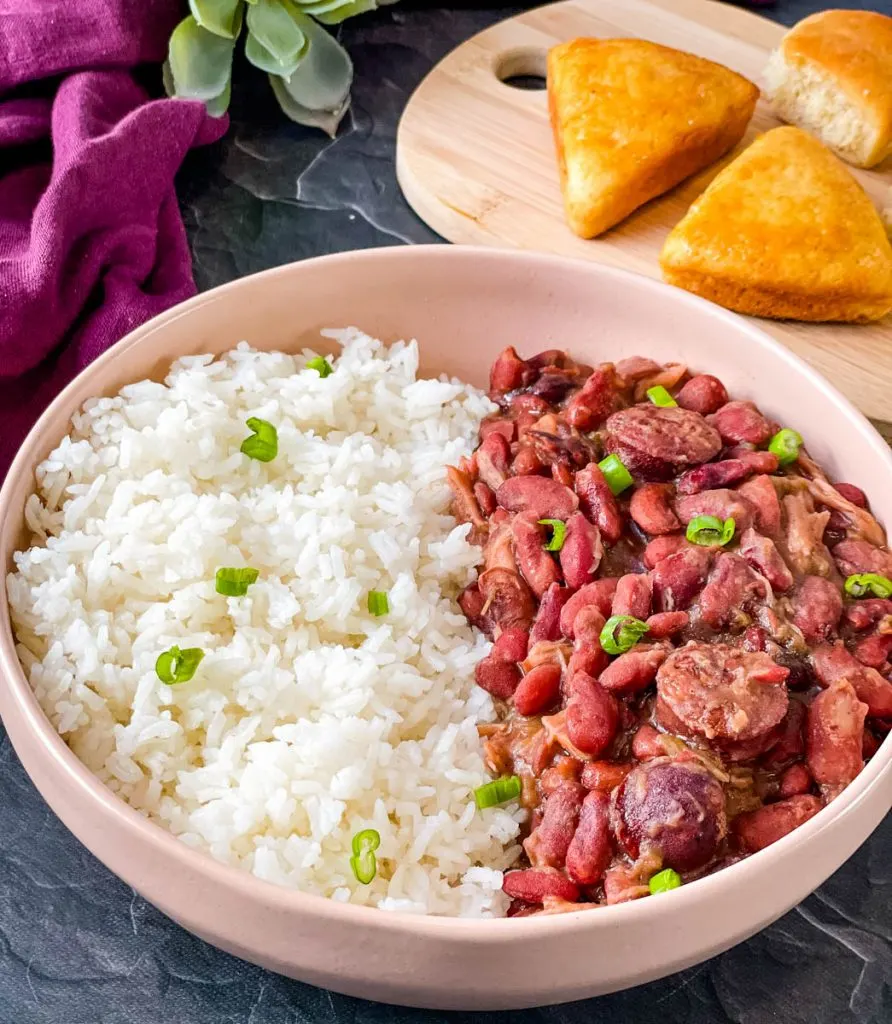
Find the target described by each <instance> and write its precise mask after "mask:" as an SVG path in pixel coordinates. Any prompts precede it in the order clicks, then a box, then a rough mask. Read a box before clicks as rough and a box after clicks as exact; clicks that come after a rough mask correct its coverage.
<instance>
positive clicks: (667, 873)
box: [647, 868, 681, 896]
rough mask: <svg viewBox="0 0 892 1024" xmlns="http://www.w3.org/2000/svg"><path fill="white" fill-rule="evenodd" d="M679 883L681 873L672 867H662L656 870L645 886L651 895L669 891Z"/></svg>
mask: <svg viewBox="0 0 892 1024" xmlns="http://www.w3.org/2000/svg"><path fill="white" fill-rule="evenodd" d="M680 885H681V875H680V874H679V873H678V872H677V871H673V870H672V868H664V869H663V870H662V871H658V872H657V873H656V874H655V875H654V876H653V878H652V879H651V880H650V881H649V882H648V884H647V887H648V889H650V892H651V895H652V896H656V894H657V893H658V892H669V890H670V889H677V888H678V887H679V886H680Z"/></svg>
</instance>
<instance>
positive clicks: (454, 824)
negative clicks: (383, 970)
mask: <svg viewBox="0 0 892 1024" xmlns="http://www.w3.org/2000/svg"><path fill="white" fill-rule="evenodd" d="M326 333H327V334H328V335H329V336H330V337H333V338H336V339H337V340H338V341H339V342H340V343H341V344H342V345H343V351H342V354H341V355H340V357H339V358H338V359H337V360H334V361H333V363H334V367H335V371H334V373H333V374H332V375H331V376H329V377H327V378H324V379H323V378H321V377H320V376H319V374H318V373H317V372H316V371H315V370H308V369H305V368H304V364H305V362H306V361H307V359H309V358H311V357H312V356H313V355H315V353H313V352H309V351H308V352H304V353H302V354H300V355H298V356H296V357H295V356H291V355H285V354H282V353H260V352H256V351H254V350H252V349H251V348H250V347H249V346H248V345H246V344H242V345H240V346H239V347H238V348H237V349H236V350H235V351H233V352H230V353H228V354H227V355H226V356H224V357H222V358H219V359H213V358H212V357H211V356H197V357H190V358H185V359H181V360H180V361H178V362H177V363H175V364H174V366H173V367H172V369H171V371H170V373H169V375H168V376H167V378H166V380H165V381H164V383H163V384H160V383H157V382H153V381H148V380H147V381H142V382H140V383H138V384H133V385H130V386H128V387H126V388H124V389H123V390H122V391H121V393H120V394H119V395H118V396H116V397H114V398H101V399H96V400H92V401H90V402H88V403H87V404H86V405H85V407H84V409H83V411H82V412H80V413H78V414H77V415H76V416H75V417H74V420H73V429H72V432H71V434H70V435H69V436H68V437H66V438H64V439H63V441H62V443H61V444H60V445H59V447H58V448H57V449H56V450H55V451H54V452H53V453H52V454H51V455H50V456H49V458H47V459H46V461H45V462H43V463H42V464H41V466H40V467H39V468H38V471H37V480H38V492H37V494H35V495H33V496H32V497H31V499H30V500H29V502H28V506H27V520H28V525H29V527H30V529H31V530H32V532H33V534H34V538H33V546H32V547H31V548H30V549H29V550H27V551H25V552H21V553H19V554H17V555H16V567H17V571H16V572H15V573H12V574H10V575H9V577H8V579H7V585H8V592H9V598H10V602H11V606H12V615H13V622H14V626H15V629H16V633H17V636H18V640H19V648H18V649H19V656H20V658H21V661H22V664H23V666H24V667H25V670H26V672H27V674H28V678H29V680H30V683H31V686H32V687H33V689H34V692H35V693H36V695H37V697H38V699H39V700H40V703H41V705H42V706H43V708H44V710H45V711H46V713H47V715H48V716H49V718H50V719H51V721H52V722H53V725H54V726H55V727H56V729H58V731H59V732H60V733H61V734H62V736H63V737H64V738H65V740H66V741H67V742H68V744H69V745H70V746H71V748H72V750H73V751H74V752H75V753H76V754H77V756H78V757H79V758H80V759H81V760H82V761H83V762H84V763H85V764H86V765H87V766H88V767H89V768H90V769H91V770H92V771H93V772H95V774H96V775H97V776H98V777H99V778H100V779H101V780H102V781H103V782H104V783H105V784H106V785H108V786H109V787H110V788H111V789H113V790H114V791H115V792H116V793H117V794H118V795H119V796H120V797H121V798H123V799H124V800H126V801H127V802H128V803H130V804H131V805H132V806H133V807H135V808H137V809H138V810H140V811H141V812H143V813H144V814H146V815H147V816H148V817H149V818H151V819H152V820H153V821H155V822H157V823H158V824H160V825H162V826H163V827H164V828H167V829H169V830H170V831H171V832H172V833H173V834H174V835H175V836H177V837H178V838H179V839H181V840H182V841H183V842H184V843H187V844H189V845H190V846H193V847H196V848H199V849H201V850H206V851H207V852H209V853H211V854H212V855H213V856H214V857H216V858H217V859H218V860H220V861H223V862H225V863H228V864H232V865H235V866H236V867H239V868H242V869H244V870H245V871H250V872H252V873H253V874H254V875H256V876H258V877H259V878H263V879H266V880H268V881H270V882H274V883H277V884H279V885H283V886H289V887H293V888H298V889H303V890H306V891H308V892H313V893H319V894H321V895H324V896H329V897H331V898H332V899H336V900H340V901H344V902H350V903H361V904H369V905H373V906H378V907H382V908H384V909H387V910H398V911H408V912H412V913H427V914H451V915H463V916H489V915H494V914H501V913H503V912H504V909H505V904H504V898H503V896H502V894H501V892H500V886H501V880H502V875H501V870H502V869H504V868H506V867H507V866H508V865H509V864H510V863H511V862H512V861H513V860H514V859H515V857H516V855H517V852H518V848H517V846H516V843H515V842H514V840H515V838H516V836H517V834H518V823H519V822H520V821H521V820H522V818H523V812H522V811H521V810H520V808H519V807H518V806H517V805H516V804H514V805H507V806H506V807H503V808H497V809H492V810H487V811H484V812H482V813H481V812H479V811H477V810H476V809H475V807H474V802H473V790H474V788H475V787H476V786H479V785H481V784H482V783H484V782H486V781H487V779H488V776H487V773H486V771H485V769H484V765H483V760H482V756H481V745H480V741H479V739H478V736H477V730H476V726H477V723H478V722H479V721H481V720H482V721H487V720H490V719H491V718H492V717H493V707H492V703H491V701H490V699H489V697H488V696H487V695H486V694H485V693H483V692H482V691H481V690H480V689H478V688H476V687H475V686H474V684H473V672H474V666H475V665H476V663H477V662H478V661H479V660H480V658H481V657H482V656H483V655H484V654H485V653H486V651H487V650H488V647H489V645H488V644H487V643H486V641H485V640H484V639H483V638H482V637H480V636H477V635H475V634H474V632H473V631H472V630H471V629H470V628H469V626H468V625H467V624H466V622H465V620H464V617H463V616H462V614H461V612H460V611H459V609H458V607H457V605H456V603H455V597H456V595H457V594H458V593H459V591H460V589H461V588H462V587H463V586H464V585H466V584H467V583H468V582H469V581H470V580H472V579H473V578H474V572H475V570H474V566H475V564H476V563H477V560H478V557H479V549H477V548H475V547H473V546H471V545H470V544H469V543H468V542H467V539H466V538H467V533H468V527H467V526H466V525H465V526H457V525H456V524H455V520H454V519H452V518H451V516H449V514H448V511H447V509H448V491H447V488H446V485H445V473H444V467H445V465H446V464H447V463H455V462H456V461H457V460H458V459H459V458H460V457H461V456H462V455H463V454H468V453H469V452H470V450H471V440H472V438H474V437H475V436H476V431H477V427H478V425H479V421H480V419H481V417H483V416H484V415H486V414H487V413H488V412H489V411H491V409H492V408H493V406H492V405H491V403H490V402H489V401H488V399H487V398H486V397H485V395H483V394H482V393H481V392H479V391H477V390H475V389H474V388H471V387H469V386H468V385H466V384H462V383H461V382H459V381H450V380H447V379H445V378H441V379H440V380H419V379H416V371H417V366H418V350H417V347H416V345H415V343H414V342H412V343H411V344H404V343H398V344H395V345H393V346H391V347H390V348H387V347H385V346H383V345H382V344H381V343H380V342H378V341H375V340H373V339H372V338H369V337H368V336H366V335H364V334H362V333H361V332H359V331H357V330H356V329H354V328H351V329H349V330H346V331H333V332H326ZM250 416H257V417H260V418H262V419H266V420H269V421H270V422H272V423H274V424H275V425H276V427H277V429H278V436H279V454H278V457H277V458H276V459H275V460H274V461H272V462H270V463H262V462H259V461H256V460H253V459H249V458H246V457H245V456H244V455H242V454H241V453H240V452H239V446H240V444H241V442H242V441H243V440H244V438H245V437H246V436H247V434H248V430H247V428H246V426H245V421H246V420H247V419H248V417H250ZM222 566H253V567H255V568H257V569H258V570H259V571H260V577H259V579H258V581H257V583H255V584H254V585H253V586H252V587H250V589H249V591H248V595H247V596H246V597H239V598H227V597H223V596H220V595H218V594H217V593H216V592H215V587H214V576H215V572H216V570H217V569H218V568H220V567H222ZM370 590H383V591H387V593H388V594H389V603H390V612H389V614H387V615H386V616H383V617H380V618H376V617H374V616H373V615H371V614H369V612H368V611H367V595H368V592H369V591H370ZM174 644H176V645H178V646H180V647H181V648H186V647H200V648H202V649H203V650H204V651H205V652H206V656H205V659H204V661H203V662H202V663H201V665H200V666H199V668H198V671H197V672H196V674H195V677H194V678H193V679H192V680H191V681H190V682H187V683H183V684H179V685H176V686H167V685H165V684H163V683H162V682H161V681H160V680H159V678H158V676H157V675H156V673H155V662H156V659H157V658H158V655H159V654H160V653H161V652H163V651H164V650H166V649H167V648H169V647H171V646H172V645H174ZM364 828H374V829H377V830H378V832H379V833H380V835H381V845H380V848H379V850H378V851H377V857H378V873H377V875H376V877H375V879H374V881H373V882H372V884H371V885H361V884H359V883H358V882H357V880H356V879H355V877H354V876H353V873H352V871H351V868H350V865H349V858H350V852H351V840H352V837H353V836H354V835H355V834H356V833H357V832H358V831H360V830H361V829H364Z"/></svg>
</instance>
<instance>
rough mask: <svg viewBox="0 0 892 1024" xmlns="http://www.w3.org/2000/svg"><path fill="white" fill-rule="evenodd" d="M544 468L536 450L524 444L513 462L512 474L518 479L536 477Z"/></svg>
mask: <svg viewBox="0 0 892 1024" xmlns="http://www.w3.org/2000/svg"><path fill="white" fill-rule="evenodd" d="M544 468H545V467H544V466H543V465H542V463H541V462H540V461H539V456H538V455H537V454H536V450H535V448H533V446H532V445H529V444H522V445H521V446H520V447H519V448H518V449H517V453H516V454H515V456H514V458H513V459H512V460H511V474H512V476H516V477H526V476H535V475H536V474H537V473H539V472H541V471H542V470H543V469H544Z"/></svg>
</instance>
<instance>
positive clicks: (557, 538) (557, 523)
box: [539, 519, 567, 551]
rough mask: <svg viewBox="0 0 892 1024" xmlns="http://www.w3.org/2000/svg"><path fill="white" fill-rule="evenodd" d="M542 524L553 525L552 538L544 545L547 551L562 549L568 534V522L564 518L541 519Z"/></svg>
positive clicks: (540, 523)
mask: <svg viewBox="0 0 892 1024" xmlns="http://www.w3.org/2000/svg"><path fill="white" fill-rule="evenodd" d="M539 525H540V526H550V527H551V540H550V541H549V542H548V543H547V544H545V545H543V546H544V548H545V550H546V551H560V550H561V548H562V547H563V546H564V538H565V537H566V536H567V524H566V523H565V522H564V521H563V520H562V519H540V520H539Z"/></svg>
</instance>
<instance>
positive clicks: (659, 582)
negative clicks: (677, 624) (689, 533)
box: [651, 544, 712, 612]
mask: <svg viewBox="0 0 892 1024" xmlns="http://www.w3.org/2000/svg"><path fill="white" fill-rule="evenodd" d="M711 562H712V552H711V551H710V550H709V549H708V548H698V547H694V546H693V545H691V544H688V545H687V546H686V547H684V548H682V550H681V551H677V552H676V553H675V554H674V555H669V557H668V558H664V559H662V561H660V562H658V563H657V565H656V567H655V568H654V569H653V571H652V572H651V579H652V580H653V598H654V608H656V610H657V611H659V612H674V611H683V610H684V609H685V608H688V607H689V606H690V604H691V602H692V601H693V600H694V598H695V597H696V596H697V594H698V593H699V592H700V589H701V587H702V586H703V584H704V582H705V581H706V575H707V573H708V572H709V566H710V563H711Z"/></svg>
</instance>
